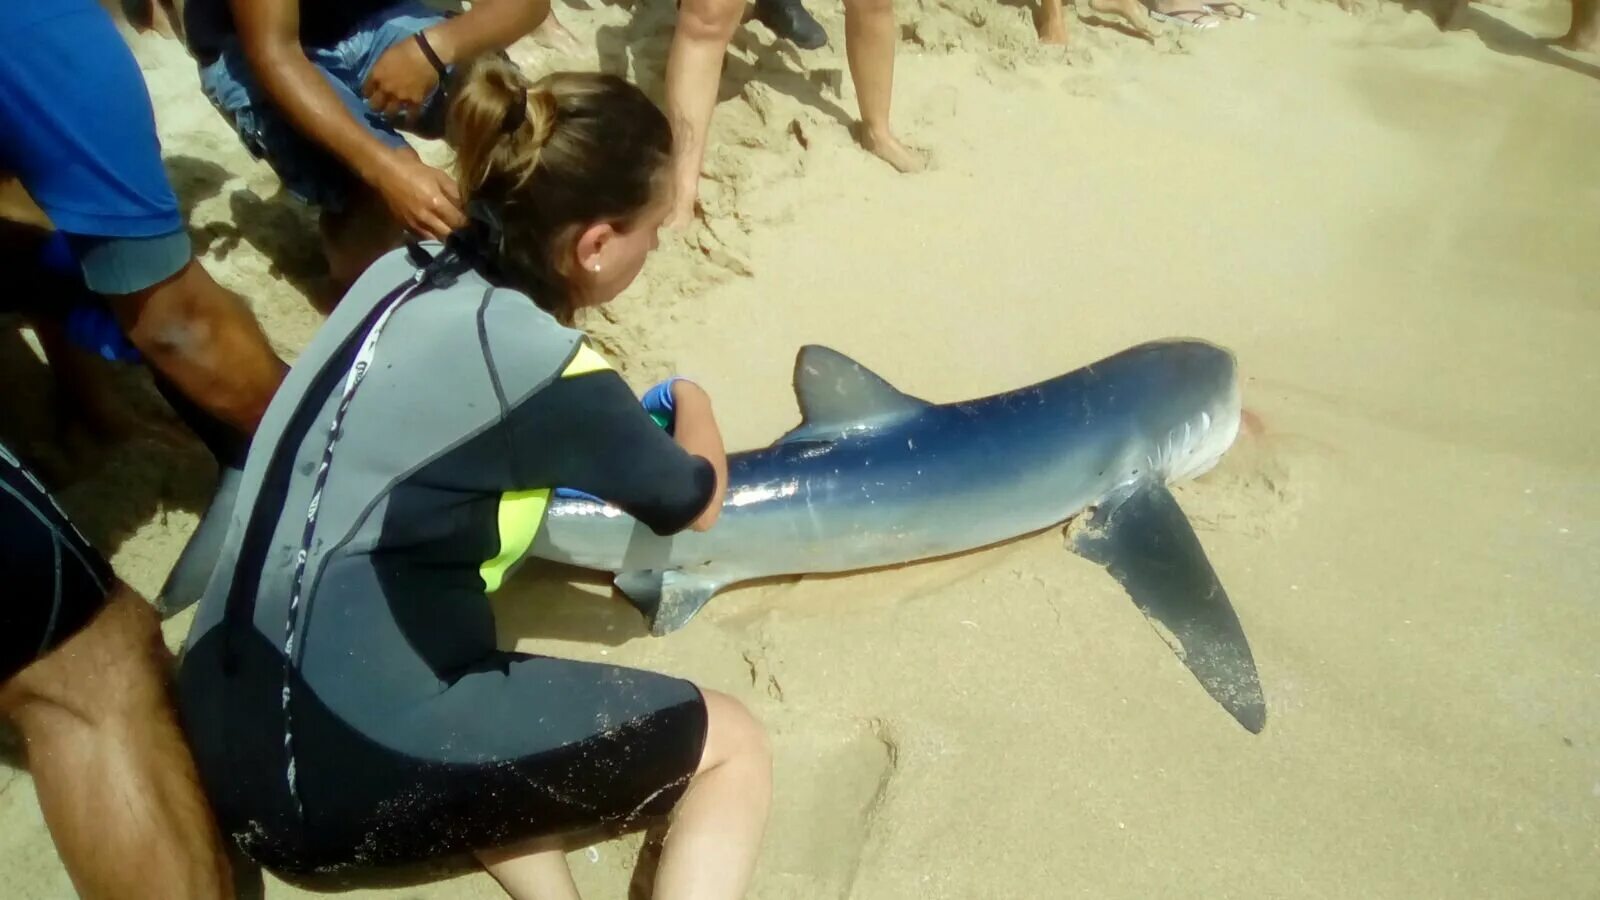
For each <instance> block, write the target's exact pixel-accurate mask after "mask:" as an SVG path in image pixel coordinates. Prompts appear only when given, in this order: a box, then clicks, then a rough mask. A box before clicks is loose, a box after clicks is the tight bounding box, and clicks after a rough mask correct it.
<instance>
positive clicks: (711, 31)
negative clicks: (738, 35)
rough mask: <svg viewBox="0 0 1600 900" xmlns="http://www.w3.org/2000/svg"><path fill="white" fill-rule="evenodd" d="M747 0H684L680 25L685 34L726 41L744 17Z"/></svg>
mask: <svg viewBox="0 0 1600 900" xmlns="http://www.w3.org/2000/svg"><path fill="white" fill-rule="evenodd" d="M744 10H745V0H683V5H682V6H680V7H679V9H678V25H677V27H678V28H679V29H681V30H682V31H683V33H684V35H685V36H687V37H691V38H696V39H700V40H720V41H722V42H724V43H726V42H728V41H729V40H731V39H732V38H733V33H734V31H736V30H737V29H738V27H739V22H740V21H741V20H742V19H743V18H744Z"/></svg>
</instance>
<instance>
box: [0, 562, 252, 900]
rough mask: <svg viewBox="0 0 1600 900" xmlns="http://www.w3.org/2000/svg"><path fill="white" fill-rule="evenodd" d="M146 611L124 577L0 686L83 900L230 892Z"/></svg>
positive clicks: (165, 659) (205, 898)
mask: <svg viewBox="0 0 1600 900" xmlns="http://www.w3.org/2000/svg"><path fill="white" fill-rule="evenodd" d="M170 664H171V657H170V656H169V655H168V653H167V650H166V648H165V647H164V646H163V645H162V643H161V632H160V630H159V629H158V628H157V626H156V616H155V612H154V611H153V610H152V609H150V607H149V605H148V604H146V603H145V602H144V600H142V599H141V598H140V597H139V596H138V595H136V594H135V593H134V592H133V591H132V590H131V589H129V588H128V587H127V586H126V585H123V584H120V583H119V584H117V585H116V586H115V587H113V588H112V590H111V595H110V599H109V600H108V602H107V604H106V606H105V608H103V609H102V610H100V612H99V613H98V614H97V615H96V616H95V618H94V619H93V620H92V621H91V622H90V623H89V624H88V625H87V626H85V627H84V628H83V630H82V631H79V632H78V633H77V634H75V635H73V636H72V637H71V638H69V639H68V640H67V641H66V642H65V643H63V644H61V645H60V646H58V647H56V648H55V649H54V650H53V651H51V652H50V653H49V654H48V655H47V656H45V657H44V658H43V659H41V660H39V661H38V662H35V663H33V664H32V665H30V666H29V667H28V668H26V669H24V670H22V671H21V672H20V673H18V674H17V675H16V677H14V678H12V679H11V680H10V681H9V682H6V684H5V685H4V687H3V688H0V714H4V715H6V716H8V717H9V718H10V719H11V720H12V721H13V722H15V724H16V725H17V728H18V730H19V731H20V732H21V734H22V738H23V740H24V742H25V744H26V746H27V754H28V767H29V769H30V770H31V771H32V773H33V781H34V789H35V790H36V791H37V793H38V796H39V806H40V808H41V810H43V812H44V819H45V823H46V824H47V825H48V826H49V828H50V834H51V836H52V837H53V838H54V839H55V843H56V849H57V851H58V852H59V853H60V854H61V860H62V863H63V864H64V865H65V866H66V869H67V873H68V874H69V875H70V876H71V877H72V883H73V886H74V887H76V888H77V890H78V893H79V894H80V895H82V896H83V897H85V898H88V900H118V898H134V897H144V896H148V895H149V892H150V891H151V890H158V892H159V894H160V895H161V896H162V897H168V898H175V900H215V898H226V897H231V896H232V886H231V883H230V881H229V875H228V863H227V859H226V857H225V856H224V854H223V851H222V844H221V840H220V838H219V835H218V833H217V827H216V825H215V823H214V822H213V821H212V817H211V811H210V809H209V807H208V806H207V805H206V801H205V797H204V796H203V795H202V794H201V792H200V786H199V779H198V777H197V775H196V773H195V768H194V761H193V759H192V758H191V757H190V755H189V749H188V746H187V745H186V744H185V743H184V739H183V733H182V732H181V731H180V730H179V729H178V723H177V719H176V716H175V715H174V713H173V709H172V702H171V699H170V696H169V693H168V689H167V675H168V673H167V667H168V666H170Z"/></svg>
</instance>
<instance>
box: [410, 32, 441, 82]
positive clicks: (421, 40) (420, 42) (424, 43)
mask: <svg viewBox="0 0 1600 900" xmlns="http://www.w3.org/2000/svg"><path fill="white" fill-rule="evenodd" d="M412 37H413V38H415V39H416V41H417V46H418V47H420V48H422V55H423V56H426V57H427V58H428V63H429V64H430V65H432V66H433V70H434V71H435V72H438V73H439V78H440V79H441V80H442V79H443V78H444V77H445V75H446V74H447V69H446V67H445V64H444V60H442V59H440V58H439V54H437V53H435V52H433V45H432V44H430V43H428V39H427V37H425V36H424V35H423V33H422V32H420V31H419V32H417V33H416V34H413V35H412Z"/></svg>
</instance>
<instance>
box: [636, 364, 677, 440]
mask: <svg viewBox="0 0 1600 900" xmlns="http://www.w3.org/2000/svg"><path fill="white" fill-rule="evenodd" d="M682 380H683V377H682V376H681V375H674V376H672V377H671V378H668V379H667V380H666V381H663V382H661V383H660V384H658V385H656V386H655V387H653V388H651V389H650V390H648V391H645V392H644V396H643V397H641V398H640V399H639V403H640V405H642V406H643V407H644V411H645V412H647V413H649V414H650V418H652V419H654V420H655V422H656V424H657V425H659V426H661V427H662V428H665V429H666V430H667V434H671V433H672V425H673V420H674V419H675V418H676V417H677V411H676V409H675V408H674V406H673V403H672V386H673V385H674V384H677V383H678V382H680V381H682Z"/></svg>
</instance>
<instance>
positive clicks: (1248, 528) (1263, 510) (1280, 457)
mask: <svg viewBox="0 0 1600 900" xmlns="http://www.w3.org/2000/svg"><path fill="white" fill-rule="evenodd" d="M1325 457H1326V451H1325V450H1323V449H1322V448H1320V447H1318V446H1317V445H1316V444H1315V443H1313V442H1312V441H1310V440H1307V439H1305V438H1301V437H1298V436H1296V435H1292V434H1285V433H1275V432H1273V431H1272V430H1271V429H1270V428H1268V427H1267V426H1266V425H1265V424H1264V423H1263V422H1262V420H1261V419H1260V418H1259V417H1257V416H1256V415H1254V414H1253V413H1250V412H1249V411H1246V412H1245V414H1244V421H1243V422H1242V423H1241V425H1240V428H1239V438H1238V440H1237V441H1235V442H1234V445H1233V447H1232V448H1231V449H1230V450H1229V451H1228V452H1227V454H1226V455H1225V456H1223V457H1222V462H1221V463H1220V464H1219V465H1218V466H1217V467H1216V468H1215V469H1213V470H1212V471H1211V472H1209V473H1207V474H1206V475H1204V476H1202V477H1201V478H1199V479H1198V480H1196V481H1193V482H1189V483H1186V484H1181V485H1178V486H1177V487H1176V489H1175V493H1176V495H1177V497H1178V500H1179V502H1180V503H1182V504H1183V508H1184V510H1185V511H1186V512H1187V513H1188V514H1189V519H1190V521H1192V522H1193V523H1194V526H1195V528H1196V529H1197V530H1200V531H1223V532H1228V533H1231V534H1243V535H1248V536H1251V537H1265V536H1267V535H1270V534H1274V533H1277V532H1280V531H1282V530H1284V529H1288V528H1293V527H1294V525H1295V523H1296V521H1298V519H1299V514H1300V509H1301V507H1303V506H1304V505H1305V502H1306V499H1307V496H1308V493H1309V492H1310V490H1311V489H1312V488H1313V487H1314V486H1315V485H1316V484H1318V483H1319V482H1320V481H1321V479H1320V478H1318V477H1317V474H1318V472H1319V471H1320V469H1321V468H1322V463H1323V461H1324V459H1325Z"/></svg>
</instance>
